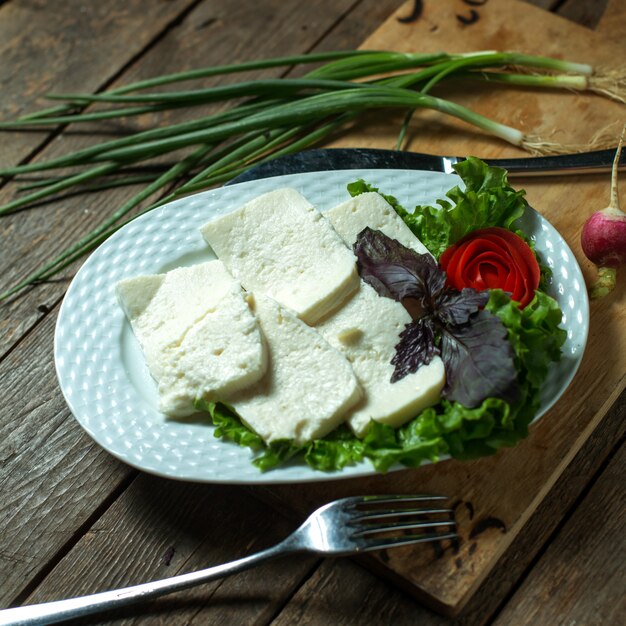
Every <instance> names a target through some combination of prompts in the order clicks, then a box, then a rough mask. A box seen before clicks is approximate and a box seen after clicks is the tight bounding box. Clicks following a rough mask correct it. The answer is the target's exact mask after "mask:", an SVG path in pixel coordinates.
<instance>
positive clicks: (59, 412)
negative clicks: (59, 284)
mask: <svg viewBox="0 0 626 626" xmlns="http://www.w3.org/2000/svg"><path fill="white" fill-rule="evenodd" d="M55 321H56V314H53V315H49V316H48V317H47V318H46V319H45V320H44V321H43V323H42V324H41V326H40V327H39V328H38V329H37V332H36V333H33V334H32V335H31V336H30V337H28V338H27V339H26V340H25V341H24V342H23V343H22V344H21V345H20V347H19V350H15V351H13V352H12V353H11V354H10V355H9V357H8V358H7V359H5V360H4V361H3V362H2V363H1V364H0V388H1V389H2V390H3V400H4V401H3V403H2V406H0V468H1V471H0V606H6V605H8V604H9V603H10V602H11V601H13V599H14V598H15V597H16V596H17V595H18V594H19V593H20V592H21V590H22V589H23V588H24V587H25V586H27V585H28V584H29V583H30V582H31V581H32V580H33V579H35V578H37V577H38V576H40V575H41V573H42V572H43V571H44V569H45V567H46V566H47V563H48V562H49V561H50V560H51V559H53V558H54V557H55V555H56V554H57V553H58V552H59V550H62V549H63V546H64V545H65V544H67V543H68V542H71V541H72V538H73V536H74V534H75V532H76V530H77V529H78V528H79V527H80V526H82V525H83V524H85V523H88V520H90V518H91V516H92V515H94V513H96V511H97V510H98V507H99V506H100V505H101V504H103V503H104V502H105V501H106V500H107V499H108V498H110V497H111V495H112V494H114V493H115V492H116V491H117V490H119V489H120V488H122V487H123V484H124V481H125V480H127V478H128V477H129V476H130V475H131V474H132V473H134V472H133V471H132V470H130V469H129V468H127V467H124V466H122V465H121V464H120V463H118V462H117V461H115V460H114V459H113V458H112V457H110V456H109V455H108V454H106V453H105V452H104V451H102V450H100V449H99V448H98V446H96V444H95V443H94V442H93V441H92V440H91V439H90V438H89V437H88V436H87V435H86V434H85V433H84V432H83V431H81V429H80V428H79V427H78V425H77V424H76V423H75V422H74V420H73V418H72V416H71V415H70V414H69V411H68V409H67V406H66V404H65V401H64V400H63V397H62V396H61V394H60V393H59V391H58V386H57V381H56V375H55V373H54V362H53V354H52V352H53V351H52V341H53V331H54V323H55Z"/></svg>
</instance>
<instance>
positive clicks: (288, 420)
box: [225, 296, 361, 444]
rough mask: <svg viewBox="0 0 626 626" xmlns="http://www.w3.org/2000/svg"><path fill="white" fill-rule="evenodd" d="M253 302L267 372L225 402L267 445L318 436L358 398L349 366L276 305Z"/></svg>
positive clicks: (267, 300) (261, 299) (267, 301)
mask: <svg viewBox="0 0 626 626" xmlns="http://www.w3.org/2000/svg"><path fill="white" fill-rule="evenodd" d="M254 300H255V304H254V309H255V313H256V316H257V319H258V320H259V323H260V325H261V329H262V331H263V335H264V336H265V338H266V340H267V345H268V349H269V366H268V371H267V373H266V374H265V376H264V377H263V378H262V379H261V380H260V381H259V382H258V383H257V384H256V385H254V386H252V387H249V388H247V389H245V390H243V391H242V392H240V393H237V394H234V395H233V396H232V397H231V398H225V402H226V403H227V404H229V405H231V406H232V407H233V408H234V409H235V410H236V411H237V413H238V414H239V416H240V417H241V419H242V420H243V421H244V422H245V423H246V424H247V425H248V426H249V427H250V428H252V430H254V431H255V432H256V433H258V434H259V435H260V436H261V437H262V438H263V439H264V440H265V441H266V442H268V443H270V442H272V441H276V440H279V439H293V440H294V441H295V442H296V443H298V444H299V443H303V442H306V441H310V440H311V439H317V438H319V437H323V436H324V435H326V434H328V433H329V432H330V431H331V430H333V429H334V428H336V427H337V426H338V425H339V424H340V423H341V422H343V420H344V417H345V415H346V412H347V411H348V410H349V409H350V408H351V407H352V406H354V405H355V404H356V403H357V402H358V401H359V400H360V398H361V389H360V386H359V384H358V382H357V380H356V378H355V376H354V373H353V371H352V368H351V367H350V363H348V361H347V359H346V358H345V357H344V356H343V355H342V354H340V353H339V352H337V350H335V349H334V348H332V347H331V346H330V345H328V343H327V342H326V341H324V339H322V337H321V335H320V334H319V333H318V332H317V331H316V330H314V329H313V328H311V327H309V326H307V325H306V324H304V323H303V322H302V321H301V320H299V319H298V318H297V317H295V315H293V313H291V312H290V311H289V310H287V309H286V308H284V307H282V306H280V305H279V304H278V303H277V302H275V301H273V300H271V299H270V298H266V297H263V296H258V297H255V299H254Z"/></svg>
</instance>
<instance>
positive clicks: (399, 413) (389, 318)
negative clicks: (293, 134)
mask: <svg viewBox="0 0 626 626" xmlns="http://www.w3.org/2000/svg"><path fill="white" fill-rule="evenodd" d="M410 321H411V316H410V315H409V314H408V313H407V311H406V309H405V308H404V307H403V306H402V305H401V304H400V303H398V302H396V301H395V300H391V298H383V297H381V296H379V295H378V294H377V293H376V291H375V290H374V289H373V288H372V287H370V286H369V285H367V284H366V283H362V284H361V287H360V289H359V290H358V291H357V293H355V294H354V295H353V296H352V297H351V298H350V300H349V301H348V302H347V303H346V304H344V306H343V307H341V309H339V310H338V311H336V312H335V313H333V314H332V315H331V316H329V317H328V318H326V319H325V320H323V321H322V322H320V323H319V324H318V325H317V326H316V329H317V330H318V331H319V332H320V334H321V335H322V336H323V337H324V339H326V341H328V343H329V344H330V345H331V346H333V347H335V348H336V349H337V350H339V351H340V352H342V353H343V354H344V355H345V356H346V357H347V359H348V361H350V364H351V365H352V369H353V370H354V373H355V374H356V377H357V380H358V381H359V383H360V384H361V386H362V387H363V391H364V393H365V395H364V398H363V400H362V401H361V402H360V403H359V404H358V405H357V406H356V407H355V408H354V409H353V410H352V411H351V412H350V413H349V414H348V416H347V422H348V424H349V425H350V428H352V430H353V431H354V433H355V434H356V435H357V436H359V437H362V436H363V435H365V434H366V432H367V428H368V426H369V422H370V420H375V421H377V422H382V423H383V424H388V425H389V426H393V427H398V426H401V425H402V424H404V423H405V422H407V421H408V420H410V419H412V418H413V417H415V416H416V415H417V414H418V413H419V412H420V411H421V410H422V409H424V408H426V407H428V406H431V405H433V404H436V403H437V402H438V401H439V396H440V394H441V390H442V388H443V385H444V382H445V373H444V368H443V362H442V361H441V359H440V358H439V357H435V358H434V359H433V360H432V361H431V362H430V363H429V364H428V365H424V366H422V367H420V368H419V369H418V370H417V372H415V373H414V374H409V375H408V376H405V377H404V378H402V379H400V380H399V381H397V382H395V383H392V382H391V375H392V374H393V370H394V367H393V365H391V359H392V357H393V355H394V354H395V346H396V344H397V343H398V342H399V341H400V339H399V335H400V333H401V332H402V331H403V330H404V327H405V325H406V324H408V323H409V322H410Z"/></svg>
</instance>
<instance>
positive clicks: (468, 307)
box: [437, 287, 489, 325]
mask: <svg viewBox="0 0 626 626" xmlns="http://www.w3.org/2000/svg"><path fill="white" fill-rule="evenodd" d="M487 300H489V291H488V290H485V291H476V289H470V288H469V287H465V288H464V289H463V290H462V291H457V290H456V289H446V290H445V291H444V292H443V293H441V294H440V295H439V297H438V298H437V317H438V318H439V319H440V320H441V322H443V323H444V324H446V325H448V324H453V325H459V324H465V323H466V322H467V321H469V318H470V315H473V314H474V313H476V312H477V311H479V310H480V309H482V308H483V307H484V306H485V305H486V304H487Z"/></svg>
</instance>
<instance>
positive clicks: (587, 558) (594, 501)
mask: <svg viewBox="0 0 626 626" xmlns="http://www.w3.org/2000/svg"><path fill="white" fill-rule="evenodd" d="M624 467H626V446H625V445H623V444H622V446H621V448H620V450H619V451H618V452H617V453H616V454H615V456H614V457H613V458H612V460H611V462H610V464H609V465H608V467H607V468H606V469H605V471H604V472H603V473H602V475H601V476H600V478H599V479H598V480H597V482H596V483H595V484H594V485H593V487H592V489H591V491H590V492H589V493H588V494H587V496H586V497H585V499H584V501H583V502H582V503H581V504H580V506H578V508H577V509H576V511H575V512H574V514H573V515H572V517H571V518H570V519H569V520H568V521H567V523H566V524H565V526H564V527H563V528H562V529H561V531H560V532H559V534H558V536H557V537H556V539H555V540H554V541H553V542H552V543H551V544H550V546H549V547H548V549H547V551H546V553H545V554H544V555H543V556H542V557H541V559H540V560H539V562H538V563H537V565H536V566H535V567H534V568H533V569H532V571H531V573H530V575H529V576H528V578H527V579H526V580H525V581H524V583H523V584H522V586H521V587H520V588H519V589H518V590H517V592H516V593H515V595H514V596H513V598H512V599H511V600H510V602H508V604H507V605H506V606H505V607H504V610H503V611H502V613H501V614H500V615H499V616H498V619H497V620H496V621H495V622H494V626H505V625H507V624H518V625H519V626H524V625H526V624H537V623H540V622H541V623H545V624H557V623H559V624H565V623H567V624H585V625H586V626H605V625H606V624H624V623H626V595H624V581H625V580H626V544H625V543H624V525H625V524H626V511H625V509H624V499H625V496H626V490H625V486H626V485H625V483H624Z"/></svg>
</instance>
